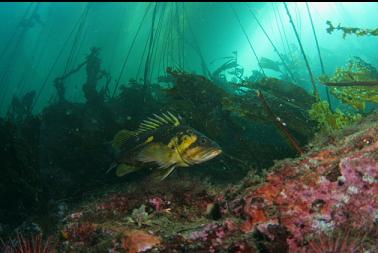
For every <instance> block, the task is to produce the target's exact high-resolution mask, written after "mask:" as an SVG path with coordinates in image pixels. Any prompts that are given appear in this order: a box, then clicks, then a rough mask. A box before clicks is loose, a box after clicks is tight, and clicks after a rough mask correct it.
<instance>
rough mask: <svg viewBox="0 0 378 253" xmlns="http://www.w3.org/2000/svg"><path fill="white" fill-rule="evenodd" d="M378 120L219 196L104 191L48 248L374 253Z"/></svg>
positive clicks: (194, 184)
mask: <svg viewBox="0 0 378 253" xmlns="http://www.w3.org/2000/svg"><path fill="white" fill-rule="evenodd" d="M377 120H378V114H377V113H375V114H372V115H370V116H369V117H367V118H364V119H362V120H361V121H359V122H358V123H355V124H353V125H351V126H349V127H347V128H345V129H343V130H340V131H336V132H334V133H333V134H332V135H327V136H326V135H318V136H317V137H316V138H315V139H314V141H312V142H311V143H310V144H309V145H307V146H306V153H305V154H303V155H302V156H301V157H298V158H291V159H285V160H282V161H278V162H276V163H275V165H274V166H273V167H272V168H271V169H269V170H268V171H267V172H266V173H265V175H264V176H257V175H256V174H255V173H253V170H251V172H250V173H249V174H248V176H246V177H245V178H244V179H243V180H242V182H241V183H240V184H238V185H229V186H228V187H226V188H221V187H219V186H216V185H214V184H212V183H210V182H208V181H206V180H203V179H202V180H201V179H199V178H195V177H192V176H191V177H189V176H187V175H185V174H183V173H180V172H179V173H177V174H175V175H174V176H173V177H171V178H169V179H167V181H164V182H163V183H160V184H154V183H153V182H149V181H148V180H146V179H140V180H139V182H133V183H128V184H127V185H124V186H117V187H113V188H112V189H110V188H109V187H107V188H106V190H99V191H97V192H96V193H93V194H92V196H91V197H89V198H87V200H86V201H85V202H83V203H81V204H79V205H76V206H74V207H72V208H71V209H70V211H69V213H68V215H67V216H66V217H65V218H64V219H62V220H61V221H60V225H59V229H58V232H57V233H56V234H55V235H54V239H53V240H51V239H50V241H49V242H50V244H53V245H54V247H55V248H56V249H57V250H58V252H113V253H115V252H130V253H137V252H244V253H246V252H377V250H378V248H377V245H378V240H377V238H378V224H377V223H378V137H377V136H378V124H377ZM332 250H334V251H332ZM335 250H336V251H335ZM337 250H339V251H337ZM10 252H11V251H10Z"/></svg>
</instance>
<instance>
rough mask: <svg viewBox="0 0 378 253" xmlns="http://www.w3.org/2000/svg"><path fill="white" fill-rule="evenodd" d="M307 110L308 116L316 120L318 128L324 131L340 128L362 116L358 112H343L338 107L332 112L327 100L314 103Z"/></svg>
mask: <svg viewBox="0 0 378 253" xmlns="http://www.w3.org/2000/svg"><path fill="white" fill-rule="evenodd" d="M308 112H309V115H310V118H311V119H312V120H314V121H317V122H318V124H319V128H320V130H321V131H323V132H324V133H331V132H333V131H337V130H340V129H342V128H344V127H346V126H349V125H350V124H352V123H353V122H355V121H358V120H360V119H361V118H362V115H360V114H358V113H356V114H355V113H343V112H342V111H341V110H340V109H336V110H335V111H334V112H332V111H331V109H330V106H329V104H328V102H327V101H319V102H317V103H314V104H313V105H312V107H311V109H310V110H309V111H308Z"/></svg>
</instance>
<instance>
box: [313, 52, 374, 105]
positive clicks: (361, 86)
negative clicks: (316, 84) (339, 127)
mask: <svg viewBox="0 0 378 253" xmlns="http://www.w3.org/2000/svg"><path fill="white" fill-rule="evenodd" d="M319 80H320V81H321V82H322V83H323V84H325V85H327V86H335V87H332V89H331V93H332V94H333V95H334V96H336V97H337V98H338V99H340V100H341V101H342V102H343V103H345V104H348V105H350V106H352V107H353V108H354V109H356V110H360V111H364V110H365V107H366V102H370V103H378V86H377V85H378V81H377V80H378V71H377V68H375V67H374V66H372V65H371V64H369V63H367V62H365V61H364V60H362V59H361V58H360V57H353V59H351V60H349V62H348V63H347V64H346V65H345V66H342V67H339V68H337V69H336V72H335V74H334V75H333V76H332V77H328V76H326V75H322V76H320V77H319Z"/></svg>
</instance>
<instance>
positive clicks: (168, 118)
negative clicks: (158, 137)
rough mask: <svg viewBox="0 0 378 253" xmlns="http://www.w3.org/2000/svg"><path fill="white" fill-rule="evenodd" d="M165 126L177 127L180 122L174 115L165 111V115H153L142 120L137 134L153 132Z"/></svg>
mask: <svg viewBox="0 0 378 253" xmlns="http://www.w3.org/2000/svg"><path fill="white" fill-rule="evenodd" d="M167 124H171V125H174V126H179V125H180V124H181V122H180V120H179V119H178V118H177V117H176V116H175V115H173V114H172V113H170V112H169V111H167V114H165V113H162V114H161V115H157V114H153V117H149V118H147V119H145V120H143V121H142V123H140V125H139V128H138V130H137V133H141V132H146V131H150V130H154V129H157V128H159V127H161V126H163V125H167Z"/></svg>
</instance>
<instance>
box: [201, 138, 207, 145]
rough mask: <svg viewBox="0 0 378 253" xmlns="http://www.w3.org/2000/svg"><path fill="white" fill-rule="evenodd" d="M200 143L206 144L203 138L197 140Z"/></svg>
mask: <svg viewBox="0 0 378 253" xmlns="http://www.w3.org/2000/svg"><path fill="white" fill-rule="evenodd" d="M199 142H200V144H206V143H207V140H206V139H205V138H201V139H200V140H199Z"/></svg>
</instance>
